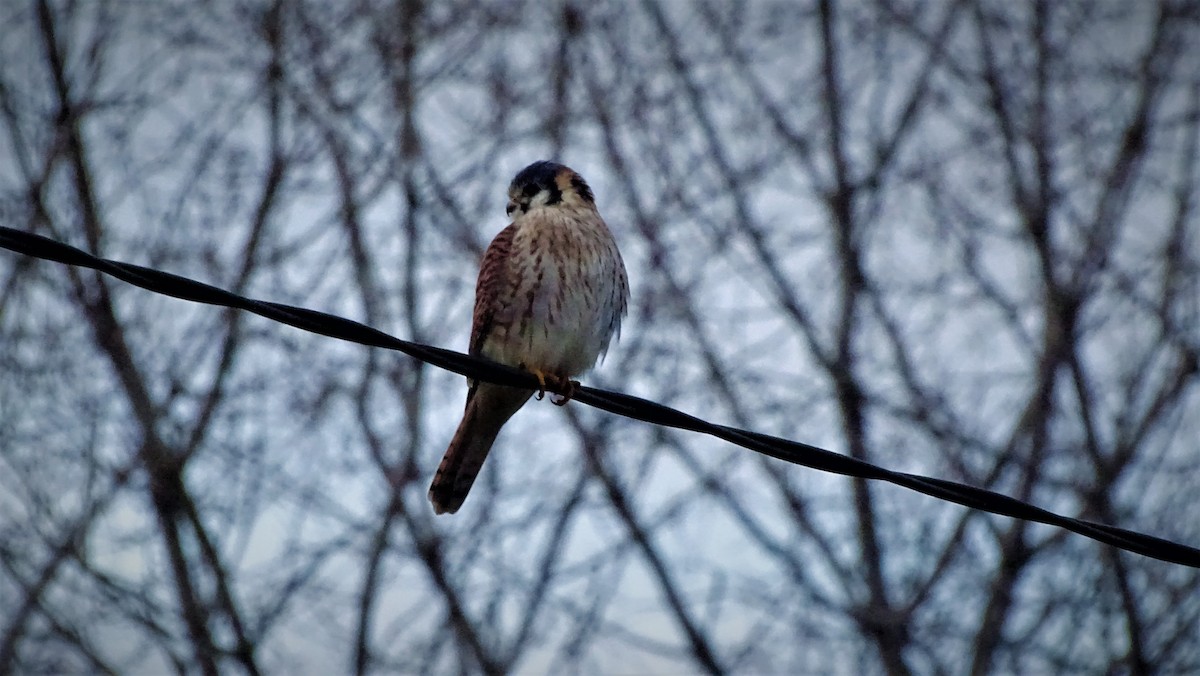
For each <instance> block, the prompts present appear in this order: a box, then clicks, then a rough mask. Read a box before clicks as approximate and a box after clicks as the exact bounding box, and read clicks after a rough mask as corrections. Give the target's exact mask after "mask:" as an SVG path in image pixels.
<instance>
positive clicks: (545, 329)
mask: <svg viewBox="0 0 1200 676" xmlns="http://www.w3.org/2000/svg"><path fill="white" fill-rule="evenodd" d="M507 279H508V283H507V284H506V285H505V289H504V290H503V291H502V292H501V293H499V294H498V296H500V297H499V298H497V301H498V303H499V306H498V308H497V309H498V310H499V311H498V312H497V313H496V317H497V324H498V326H497V329H499V330H498V331H495V332H494V334H493V338H494V340H489V341H488V342H489V345H488V346H487V348H488V349H487V350H486V351H487V352H489V353H490V356H492V358H494V359H497V360H499V361H502V362H504V363H509V364H512V365H518V364H523V365H525V367H526V368H531V369H532V368H536V369H541V370H545V371H550V372H555V373H562V374H566V375H570V376H574V375H578V374H581V373H583V372H584V371H586V370H588V369H589V368H591V367H592V365H594V364H595V362H596V359H597V358H598V357H599V356H600V355H601V354H602V353H603V352H604V351H605V350H606V349H607V347H608V343H609V341H610V340H611V338H612V336H613V334H614V333H615V332H616V330H617V328H618V327H619V324H620V320H621V315H622V314H624V309H625V298H626V296H627V294H628V291H627V287H628V284H627V282H626V278H625V268H624V265H623V263H622V261H621V255H620V253H619V252H618V251H617V247H616V242H615V241H614V240H613V237H612V234H611V233H610V232H609V230H608V228H607V226H605V224H604V221H603V220H601V219H600V217H599V215H598V214H596V213H595V212H594V211H580V212H572V211H569V210H564V209H559V210H553V209H545V210H539V211H535V212H531V213H529V214H527V215H526V216H525V217H524V218H523V220H522V222H521V223H519V227H518V229H517V232H516V233H515V235H514V238H513V244H512V249H511V253H510V255H509V260H508V275H507Z"/></svg>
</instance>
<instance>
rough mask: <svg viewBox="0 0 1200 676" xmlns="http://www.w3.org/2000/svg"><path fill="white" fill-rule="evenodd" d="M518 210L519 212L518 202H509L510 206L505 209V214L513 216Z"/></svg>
mask: <svg viewBox="0 0 1200 676" xmlns="http://www.w3.org/2000/svg"><path fill="white" fill-rule="evenodd" d="M516 210H517V203H516V202H509V203H508V206H506V207H504V213H506V214H508V215H509V216H512V212H514V211H516Z"/></svg>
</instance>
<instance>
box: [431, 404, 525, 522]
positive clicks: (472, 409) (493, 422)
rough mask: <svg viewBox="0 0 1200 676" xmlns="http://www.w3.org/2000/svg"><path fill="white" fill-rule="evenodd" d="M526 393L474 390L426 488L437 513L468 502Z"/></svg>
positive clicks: (453, 508) (453, 509) (453, 511)
mask: <svg viewBox="0 0 1200 676" xmlns="http://www.w3.org/2000/svg"><path fill="white" fill-rule="evenodd" d="M531 394H533V393H532V392H531V391H529V390H525V389H521V388H516V387H501V386H499V385H490V384H488V383H479V384H478V385H476V386H475V387H474V388H473V391H472V392H471V394H470V396H469V399H468V400H467V408H466V410H465V411H464V412H463V419H462V422H461V423H459V424H458V430H457V431H455V432H454V438H453V439H451V440H450V447H449V448H447V449H446V454H445V455H444V456H442V463H441V464H440V465H438V468H437V473H436V474H434V475H433V483H432V484H430V486H429V501H430V502H432V503H433V511H434V512H436V513H438V514H447V513H449V514H453V513H455V512H457V511H458V508H459V507H461V506H462V503H463V501H464V500H466V499H467V493H468V492H470V490H471V484H473V483H475V477H476V476H478V475H479V470H480V468H482V467H483V461H484V460H487V455H488V451H490V450H491V449H492V444H493V443H495V441H496V435H497V434H499V433H500V428H501V427H503V426H504V423H506V422H508V419H509V418H511V417H512V415H513V414H514V413H516V412H517V410H518V409H520V408H521V406H523V405H524V404H525V402H526V401H527V400H528V399H529V397H530V395H531Z"/></svg>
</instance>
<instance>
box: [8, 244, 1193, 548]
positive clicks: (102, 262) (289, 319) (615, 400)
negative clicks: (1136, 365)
mask: <svg viewBox="0 0 1200 676" xmlns="http://www.w3.org/2000/svg"><path fill="white" fill-rule="evenodd" d="M0 247H3V248H6V249H10V250H12V251H16V252H18V253H22V254H25V255H27V256H33V257H35V258H41V259H44V260H50V261H56V262H59V263H65V264H67V265H74V266H80V267H86V268H91V269H94V270H98V271H100V272H103V273H105V274H108V275H111V276H113V277H116V278H117V279H120V280H122V281H125V282H128V283H130V284H134V285H136V286H140V287H142V288H143V289H148V290H150V291H153V292H155V293H160V294H164V295H168V296H173V297H175V298H181V299H183V300H189V301H193V302H196V303H206V304H208V305H218V306H222V307H230V308H237V309H241V310H246V311H248V312H253V313H254V314H257V315H260V316H262V317H266V318H267V319H272V320H274V321H277V322H281V323H284V324H288V325H290V326H294V327H296V328H299V329H303V330H305V331H310V332H312V333H317V334H321V335H324V336H329V337H331V338H338V339H341V340H347V341H351V342H355V343H360V344H362V345H368V346H371V347H382V348H386V349H389V350H398V351H400V352H403V353H405V354H407V355H409V356H410V357H413V358H415V359H420V360H421V361H424V362H427V363H429V364H433V365H434V366H437V367H440V368H443V369H446V370H448V371H453V372H454V373H458V374H460V375H464V376H468V377H470V378H476V379H479V380H484V381H487V382H490V383H496V384H498V385H510V386H515V387H525V388H529V389H535V388H536V386H537V381H536V379H535V378H534V377H533V376H532V375H530V374H529V373H527V372H525V371H522V370H519V369H515V368H510V367H508V366H504V365H502V364H498V363H495V362H492V361H488V360H486V359H481V358H477V357H472V356H470V355H466V354H463V353H461V352H455V351H453V350H446V349H443V348H440V347H432V346H430V345H422V344H420V343H413V342H410V341H407V340H400V339H399V338H394V337H392V336H389V335H388V334H386V333H383V332H382V331H379V330H377V329H373V328H371V327H369V326H366V325H365V324H360V323H358V322H356V321H353V320H350V319H346V318H344V317H338V316H336V315H331V314H326V313H324V312H317V311H315V310H308V309H305V308H300V307H295V306H292V305H284V304H282V303H271V302H267V301H261V300H254V299H252V298H246V297H244V296H239V295H237V294H235V293H230V292H229V291H226V290H224V289H220V288H217V287H215V286H210V285H208V284H204V283H202V282H197V281H195V280H192V279H188V278H186V277H181V276H179V275H174V274H171V273H169V272H162V271H159V270H154V269H151V268H146V267H142V266H140V265H132V264H129V263H121V262H118V261H112V260H108V259H104V258H98V257H96V256H92V255H91V254H88V253H86V252H84V251H81V250H79V249H77V248H75V247H72V246H70V245H67V244H64V243H62V242H58V241H56V240H53V239H50V238H47V237H43V236H41V235H35V234H32V233H27V232H22V231H20V230H14V229H12V228H6V227H2V226H0ZM573 399H574V401H578V402H580V403H584V404H588V405H590V406H594V407H596V408H599V409H602V410H605V411H608V412H610V413H616V414H617V415H622V416H625V417H627V418H632V419H634V420H641V421H643V422H648V423H652V424H655V425H663V426H665V427H673V428H676V429H682V430H688V431H692V432H699V433H702V434H708V435H711V436H714V437H717V438H718V439H724V440H725V441H728V442H730V443H732V444H736V445H738V446H741V447H743V448H747V449H749V450H752V451H755V452H758V453H762V454H764V455H769V456H771V457H772V458H777V459H779V460H783V461H785V462H789V463H792V464H795V465H802V466H804V467H809V468H812V469H817V470H821V471H823V472H831V473H834V474H842V475H845V476H850V477H859V478H863V479H873V480H877V481H886V482H888V483H892V484H895V485H897V486H903V487H905V488H908V489H911V490H914V491H919V492H921V493H924V494H926V495H930V496H933V497H935V498H939V499H941V500H947V501H950V502H955V503H958V504H960V505H964V506H966V507H970V508H972V509H977V510H982V511H985V512H990V513H992V514H1000V515H1003V516H1009V517H1012V518H1015V519H1023V520H1025V521H1034V522H1038V523H1044V524H1048V525H1051V526H1058V527H1060V528H1065V529H1067V530H1070V531H1073V532H1075V533H1078V534H1080V535H1084V536H1086V537H1089V538H1091V539H1093V540H1096V541H1098V542H1102V543H1104V544H1107V545H1112V546H1113V547H1117V548H1119V549H1124V550H1126V551H1130V552H1134V553H1136V554H1141V555H1143V556H1148V557H1151V558H1155V559H1159V560H1162V561H1167V562H1170V563H1177V564H1180V565H1184V566H1190V567H1192V568H1200V549H1196V548H1193V547H1189V546H1187V545H1183V544H1180V543H1177V542H1172V541H1170V540H1165V539H1162V538H1158V537H1154V536H1152V535H1146V534H1143V533H1138V532H1135V531H1131V530H1126V529H1124V528H1118V527H1116V526H1109V525H1106V524H1102V523H1095V522H1091V521H1085V520H1082V519H1074V518H1071V517H1067V516H1063V515H1061V514H1056V513H1054V512H1050V511H1048V510H1045V509H1042V508H1040V507H1036V506H1034V505H1031V504H1028V503H1025V502H1022V501H1020V500H1017V499H1015V498H1011V497H1009V496H1006V495H1002V494H1000V493H996V492H994V491H989V490H985V489H982V488H976V487H974V486H968V485H966V484H960V483H956V482H954V481H947V480H944V479H934V478H930V477H925V476H921V475H918V474H908V473H905V472H894V471H891V470H888V469H884V468H882V467H878V466H876V465H872V464H871V463H868V462H863V461H861V460H856V459H854V458H851V457H848V456H845V455H840V454H838V453H833V452H831V451H827V450H825V449H823V448H818V447H816V446H810V445H809V444H804V443H800V442H797V441H790V440H788V439H781V438H779V437H773V436H769V435H766V434H760V433H758V432H751V431H748V430H742V429H738V428H736V427H727V426H725V425H717V424H714V423H711V422H708V421H706V420H702V419H700V418H697V417H695V416H692V415H688V414H687V413H684V412H682V411H679V410H676V409H673V408H670V407H668V406H663V405H662V404H658V403H656V402H653V401H649V400H647V399H642V398H639V397H634V396H630V395H628V394H622V393H620V392H611V391H608V390H600V389H596V388H593V387H587V386H581V387H579V388H578V389H577V390H576V391H575V393H574V398H573Z"/></svg>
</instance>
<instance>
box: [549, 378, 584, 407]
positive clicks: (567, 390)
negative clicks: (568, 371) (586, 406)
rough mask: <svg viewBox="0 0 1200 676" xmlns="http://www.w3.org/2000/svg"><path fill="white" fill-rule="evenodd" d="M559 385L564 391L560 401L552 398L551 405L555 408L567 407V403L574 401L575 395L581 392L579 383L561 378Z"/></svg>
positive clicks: (560, 395)
mask: <svg viewBox="0 0 1200 676" xmlns="http://www.w3.org/2000/svg"><path fill="white" fill-rule="evenodd" d="M558 384H559V386H560V387H559V389H561V390H562V394H559V395H558V397H559V398H558V399H555V398H554V397H551V398H550V403H552V404H554V405H555V406H566V405H567V402H568V401H571V400H572V399H574V398H575V393H576V392H578V391H579V381H578V380H571V379H570V378H559V379H558Z"/></svg>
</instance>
